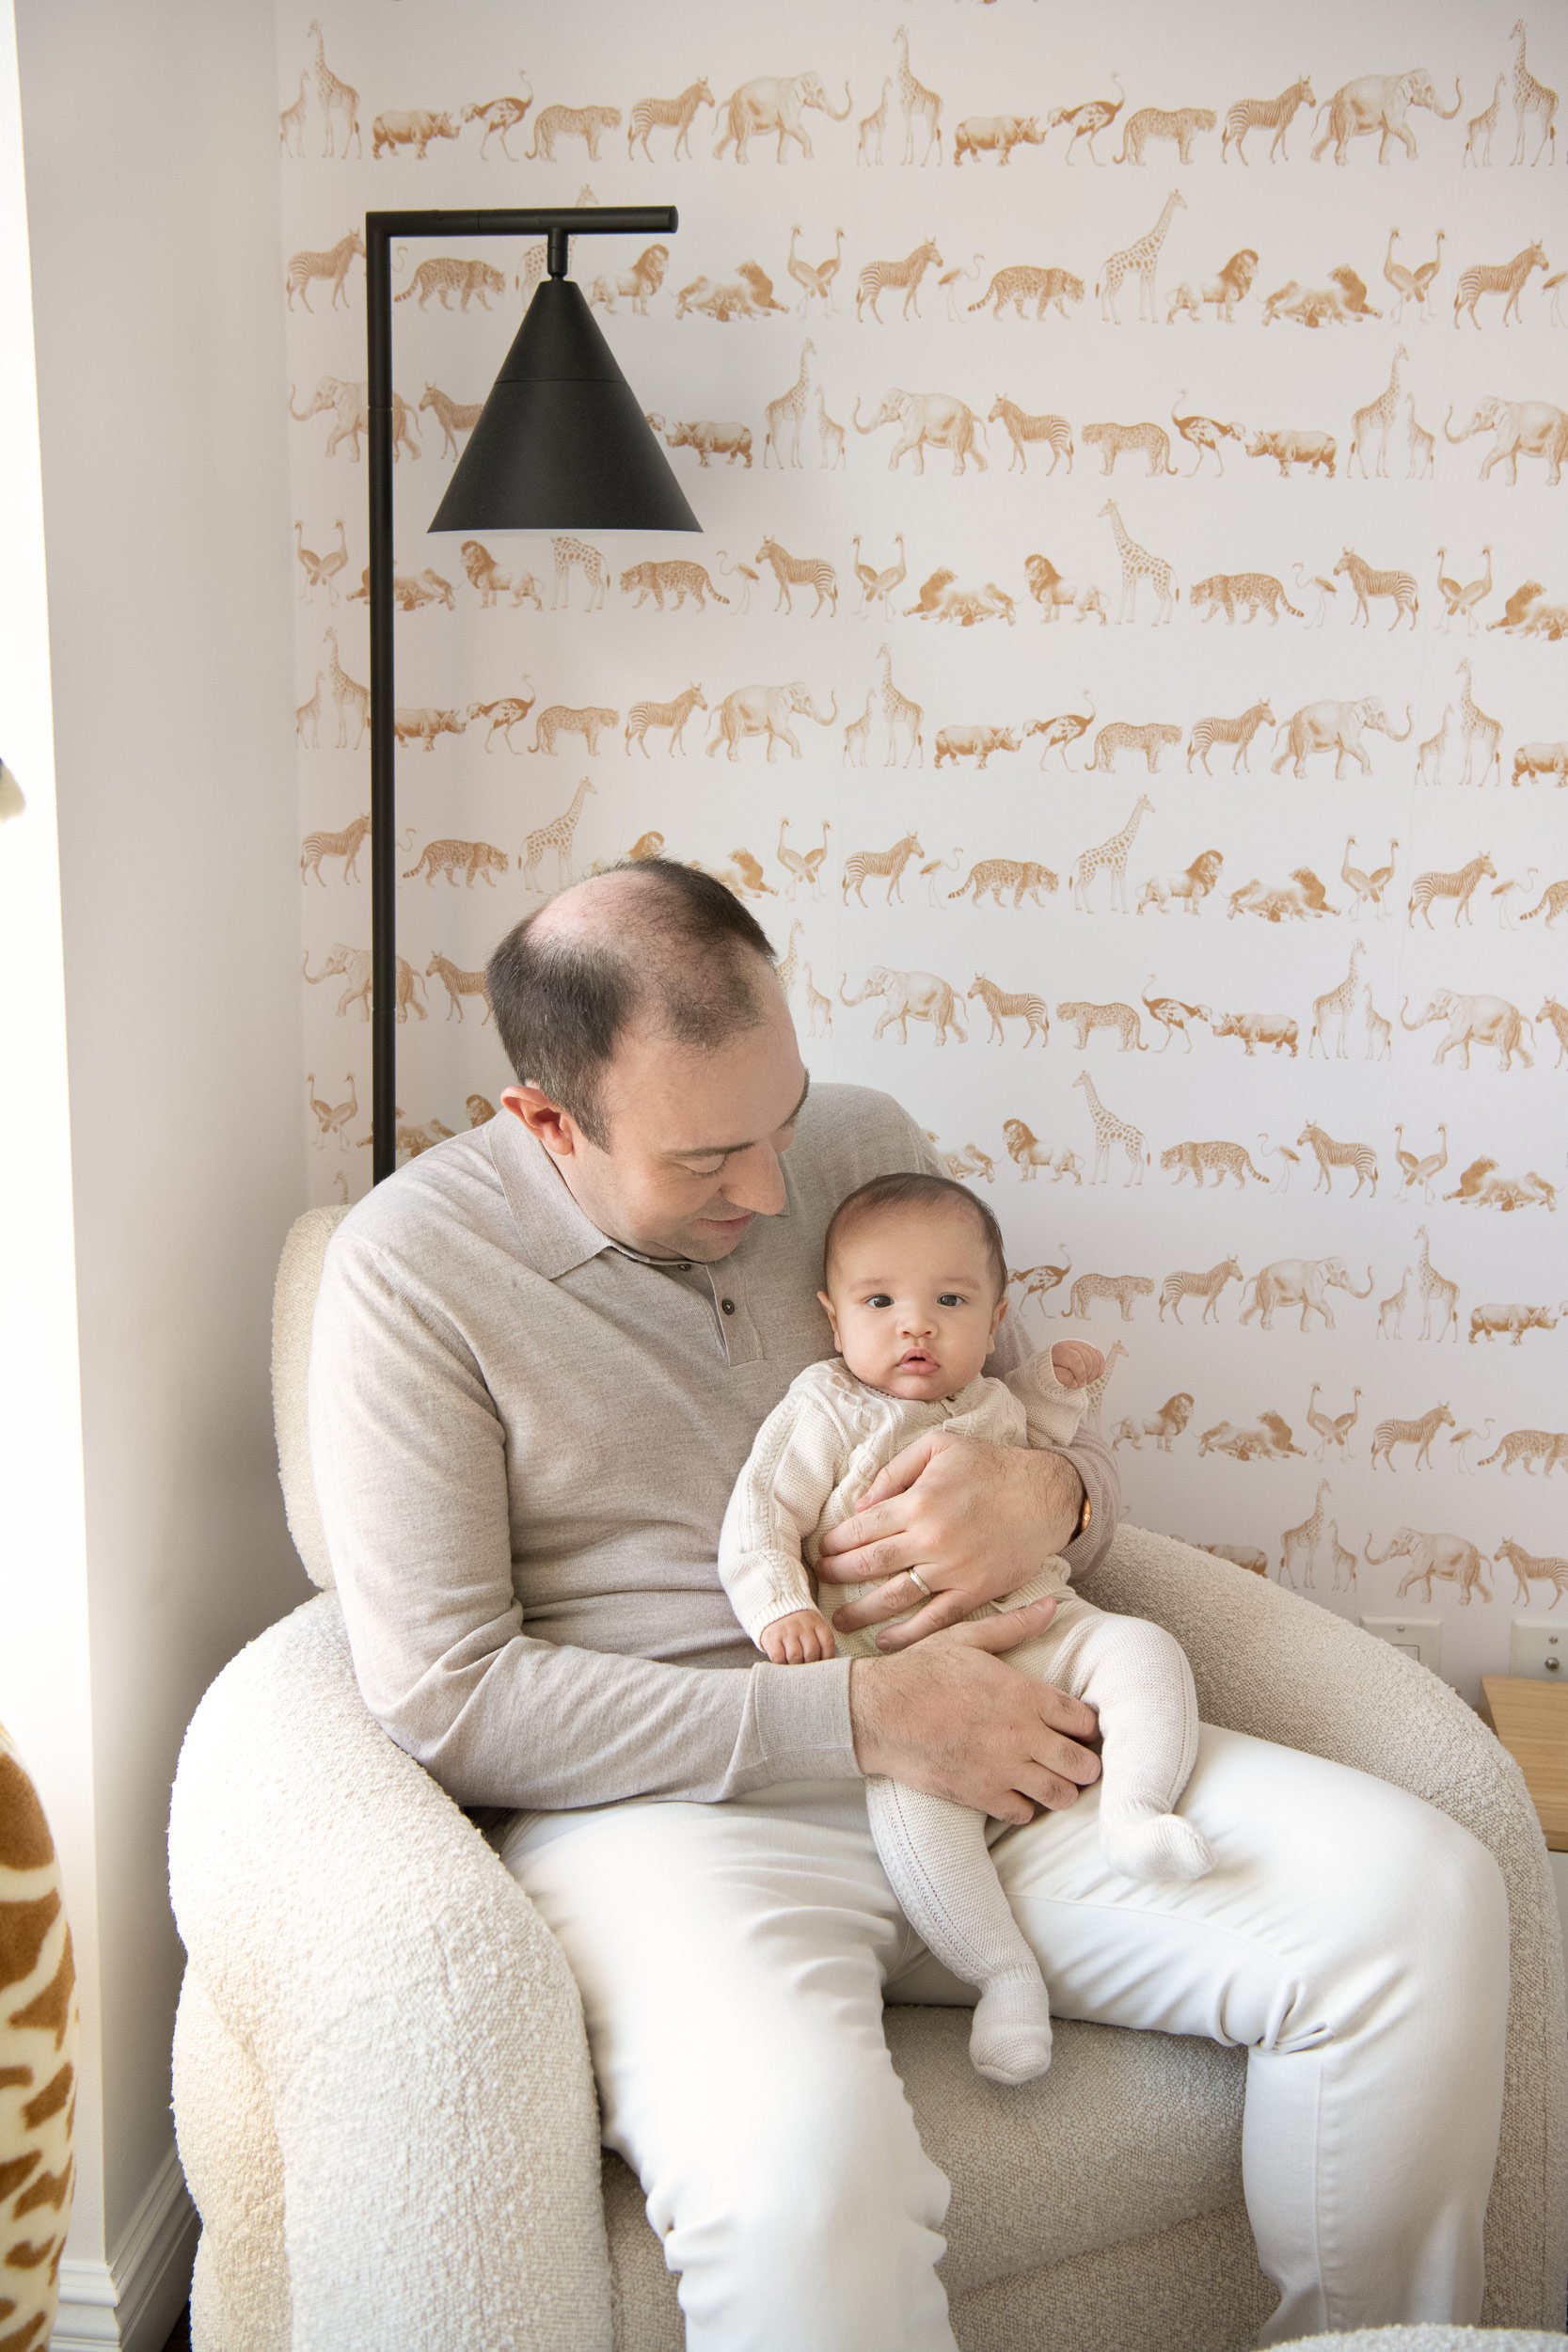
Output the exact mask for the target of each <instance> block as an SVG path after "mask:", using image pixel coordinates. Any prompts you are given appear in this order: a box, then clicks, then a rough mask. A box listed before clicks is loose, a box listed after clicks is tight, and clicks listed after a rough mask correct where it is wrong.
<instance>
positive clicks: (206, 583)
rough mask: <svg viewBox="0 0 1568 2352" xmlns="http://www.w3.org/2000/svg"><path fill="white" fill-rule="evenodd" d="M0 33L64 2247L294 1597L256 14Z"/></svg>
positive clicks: (263, 105)
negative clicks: (58, 1113) (75, 1706)
mask: <svg viewBox="0 0 1568 2352" xmlns="http://www.w3.org/2000/svg"><path fill="white" fill-rule="evenodd" d="M16 16H17V46H18V53H19V56H20V63H21V87H22V116H23V135H24V151H25V164H26V183H27V199H28V207H29V215H30V235H31V255H32V275H33V302H34V316H35V331H36V339H37V360H38V388H39V410H40V428H41V449H42V485H43V519H44V536H45V545H46V550H47V559H48V586H49V608H48V620H49V650H50V659H51V661H52V665H53V682H54V727H55V771H56V776H57V787H58V832H59V870H60V906H61V915H62V927H63V939H64V972H65V1015H66V1035H67V1043H68V1049H69V1067H70V1118H71V1181H72V1184H73V1188H74V1216H75V1275H76V1285H77V1292H78V1297H79V1343H80V1361H81V1393H82V1420H81V1430H82V1452H83V1458H84V1462H85V1486H86V1597H87V1619H88V1629H89V1639H90V1651H91V1717H92V1755H93V1781H94V1800H95V1813H96V1836H95V1840H94V1848H93V1856H92V1869H93V1873H94V1877H95V1892H96V1912H97V1929H98V1935H99V1940H100V1943H101V1947H102V1954H103V1983H102V1993H101V1996H100V1997H101V2003H102V2008H101V2014H100V2017H99V2018H98V2019H97V2020H93V2021H89V2032H90V2031H91V2030H93V2029H96V2030H97V2031H98V2032H99V2033H100V2034H101V2040H102V2067H103V2082H102V2098H103V2173H102V2210H101V2214H99V2215H95V2214H94V2212H93V2199H92V2196H91V2193H90V2187H89V2189H88V2190H87V2193H85V2194H84V2199H83V2205H82V2230H81V2231H79V2233H78V2234H77V2237H76V2239H75V2240H74V2241H73V2245H72V2249H71V2250H72V2253H77V2252H78V2251H79V2253H80V2255H81V2257H82V2259H84V2260H88V2261H90V2260H91V2259H93V2257H94V2255H95V2253H96V2254H97V2255H98V2256H99V2257H100V2258H102V2256H103V2254H104V2253H107V2254H108V2255H109V2256H110V2257H111V2259H112V2257H113V2256H114V2253H115V2250H116V2249H117V2247H118V2246H119V2244H120V2243H121V2241H122V2240H123V2239H124V2237H125V2235H126V2233H127V2231H128V2230H129V2229H130V2227H131V2225H132V2223H133V2220H134V2219H135V2217H136V2216H137V2211H138V2207H139V2206H140V2205H141V2203H142V2201H143V2199H144V2198H145V2196H146V2194H147V2192H148V2189H149V2186H150V2184H151V2183H152V2182H153V2181H154V2179H155V2177H156V2176H157V2174H158V2170H159V2168H160V2166H161V2165H162V2164H163V2163H164V2162H165V2160H166V2156H167V2153H168V2149H169V2144H170V2122H169V2115H168V2043H169V2033H170V2029H171V2026H172V2020H173V2013H174V2005H175V1998H176V1994H177V1989H178V1983H179V1976H180V1967H181V1953H180V1948H179V1945H178V1941H177V1939H176V1936H175V1932H174V1928H173V1924H172V1921H171V1919H170V1916H169V1912H168V1902H167V1883H166V1863H165V1843H164V1840H165V1829H166V1817H167V1801H168V1788H169V1782H170V1779H171V1777H172V1774H173V1771H174V1765H175V1760H176V1756H177V1753H178V1748H179V1742H180V1737H181V1734H182V1729H183V1726H184V1724H185V1723H186V1722H187V1720H188V1718H189V1716H190V1714H191V1711H192V1709H193V1708H194V1707H195V1705H196V1703H197V1700H198V1698H199V1696H200V1693H201V1692H202V1690H203V1689H204V1687H205V1686H206V1684H207V1683H208V1682H209V1681H210V1679H211V1678H212V1677H213V1675H214V1673H215V1672H216V1670H217V1669H218V1667H219V1666H220V1665H221V1664H222V1663H223V1662H224V1661H225V1660H226V1659H227V1658H229V1657H230V1655H231V1654H232V1652H233V1651H234V1650H235V1649H237V1648H238V1647H239V1646H240V1645H241V1644H242V1643H243V1642H244V1641H245V1640H246V1639H248V1638H249V1637H250V1636H251V1635H252V1634H253V1633H254V1632H256V1631H257V1630H259V1629H261V1627H262V1626H263V1625H265V1624H267V1623H268V1622H270V1621H271V1620H272V1619H274V1618H275V1617H277V1615H279V1614H280V1613H282V1612H283V1611H284V1610H285V1609H287V1608H288V1607H290V1606H291V1605H292V1604H293V1602H294V1601H296V1600H297V1599H299V1598H301V1597H303V1596H304V1594H305V1592H306V1590H307V1587H306V1585H305V1582H304V1579H303V1575H302V1573H301V1571H300V1569H299V1567H298V1565H297V1562H296V1561H295V1560H294V1557H293V1551H292V1549H291V1547H290V1545H289V1543H288V1539H287V1536H286V1534H285V1532H284V1528H283V1521H282V1513H281V1506H280V1502H279V1498H278V1493H277V1477H276V1469H275V1462H274V1456H273V1452H272V1443H271V1418H270V1409H269V1403H268V1396H267V1312H268V1298H269V1289H270V1283H271V1278H272V1273H273V1269H274V1266H275V1264H276V1262H277V1251H278V1248H279V1246H280V1243H281V1240H282V1237H283V1234H284V1232H285V1230H286V1228H287V1226H288V1223H289V1221H290V1219H291V1217H292V1216H293V1215H294V1213H295V1212H296V1210H297V1208H298V1207H299V1206H300V1205H301V1200H302V1172H303V1171H302V1153H301V1149H300V1143H299V1134H298V1121H297V1118H296V1116H295V1104H296V1094H297V1085H298V1076H297V1073H298V1062H299V1007H298V995H297V980H298V959H299V924H298V915H297V912H296V895H295V875H296V870H297V868H296V857H297V848H296V843H295V838H294V797H293V768H292V760H291V746H290V738H289V731H288V729H289V719H288V712H289V707H290V684H289V669H290V649H289V634H288V632H289V613H290V604H289V582H288V570H287V555H286V552H285V548H284V539H285V532H286V527H287V513H288V503H287V496H288V494H287V476H286V463H287V454H286V449H285V442H284V422H283V419H282V415H281V394H282V391H283V389H284V380H283V354H282V340H281V329H280V323H279V319H278V313H277V302H276V299H275V298H274V292H273V289H274V281H275V278H276V274H277V242H278V220H277V201H278V197H277V162H276V157H277V124H276V102H275V98H274V89H273V84H274V73H275V68H274V51H273V40H274V34H273V25H272V19H271V11H270V9H268V8H258V7H250V8H239V9H235V8H222V9H214V8H208V7H205V6H203V5H201V4H200V0H159V4H158V5H156V6H150V5H145V4H144V5H142V6H139V7H137V8H122V7H117V6H113V5H108V4H107V0H73V4H72V5H71V6H67V7H61V6H59V5H58V4H57V0H17V9H16ZM45 1101H46V1098H38V1099H35V1101H30V1102H28V1103H27V1104H26V1105H25V1108H26V1110H27V1111H28V1113H29V1114H33V1113H35V1112H36V1110H37V1109H41V1108H43V1107H44V1104H45ZM47 1129H48V1135H49V1136H50V1137H53V1138H55V1139H57V1138H58V1136H59V1128H58V1123H57V1119H56V1120H54V1121H49V1122H47ZM27 1662H28V1661H15V1663H16V1664H17V1667H18V1671H19V1674H20V1676H21V1677H23V1678H24V1677H25V1673H26V1671H27ZM11 1678H12V1677H11V1675H10V1673H9V1671H7V1673H6V1680H7V1681H9V1680H10V1679H11ZM4 1703H5V1691H4V1686H3V1685H0V1705H3V1704H4ZM95 2227H96V2229H97V2232H98V2243H97V2246H96V2248H95V2247H94V2246H93V2244H92V2243H91V2237H90V2233H91V2232H92V2230H93V2229H94V2228H95ZM83 2233H88V2234H87V2236H86V2237H84V2234H83Z"/></svg>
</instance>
